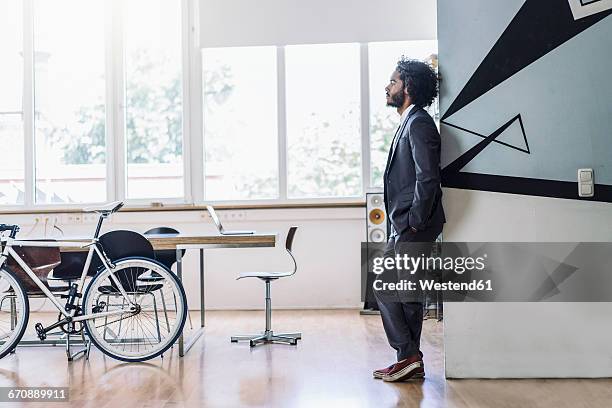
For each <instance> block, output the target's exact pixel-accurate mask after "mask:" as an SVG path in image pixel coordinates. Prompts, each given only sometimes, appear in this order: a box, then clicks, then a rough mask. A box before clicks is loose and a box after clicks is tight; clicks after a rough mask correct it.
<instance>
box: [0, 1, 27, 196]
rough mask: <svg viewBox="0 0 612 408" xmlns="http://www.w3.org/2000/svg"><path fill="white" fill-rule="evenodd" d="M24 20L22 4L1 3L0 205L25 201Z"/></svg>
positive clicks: (14, 2) (15, 2) (16, 2)
mask: <svg viewBox="0 0 612 408" xmlns="http://www.w3.org/2000/svg"><path fill="white" fill-rule="evenodd" d="M22 21H23V18H22V15H21V2H20V1H14V0H9V1H3V2H0V38H1V39H2V41H0V55H1V56H2V63H1V64H0V89H1V90H2V91H1V92H0V145H1V146H2V160H0V204H22V203H23V202H24V192H25V189H24V144H23V111H22V88H23V58H22V56H21V55H22V45H23V32H22V31H23V29H22V24H21V22H22Z"/></svg>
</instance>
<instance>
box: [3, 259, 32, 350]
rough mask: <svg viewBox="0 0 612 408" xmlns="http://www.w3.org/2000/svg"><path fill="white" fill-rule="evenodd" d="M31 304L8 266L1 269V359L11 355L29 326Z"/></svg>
mask: <svg viewBox="0 0 612 408" xmlns="http://www.w3.org/2000/svg"><path fill="white" fill-rule="evenodd" d="M29 315H30V302H29V301H28V297H27V296H26V292H25V290H24V289H23V286H22V285H21V282H20V281H19V279H17V277H16V276H15V274H14V273H13V272H12V271H11V270H10V269H8V268H7V267H6V266H4V267H2V269H0V358H2V357H4V356H5V355H7V354H8V353H10V352H11V351H12V350H13V349H14V348H15V347H17V343H19V341H20V340H21V337H23V333H24V332H25V329H26V327H27V325H28V318H29Z"/></svg>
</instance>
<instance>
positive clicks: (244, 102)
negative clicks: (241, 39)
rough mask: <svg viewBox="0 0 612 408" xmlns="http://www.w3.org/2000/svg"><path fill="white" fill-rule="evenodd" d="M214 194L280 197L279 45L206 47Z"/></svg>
mask: <svg viewBox="0 0 612 408" xmlns="http://www.w3.org/2000/svg"><path fill="white" fill-rule="evenodd" d="M202 60H203V81H202V82H203V91H204V98H203V101H204V151H205V152H204V155H205V194H206V199H208V200H241V199H273V198H278V194H279V180H278V132H277V129H278V126H277V72H276V47H241V48H211V49H205V50H203V52H202Z"/></svg>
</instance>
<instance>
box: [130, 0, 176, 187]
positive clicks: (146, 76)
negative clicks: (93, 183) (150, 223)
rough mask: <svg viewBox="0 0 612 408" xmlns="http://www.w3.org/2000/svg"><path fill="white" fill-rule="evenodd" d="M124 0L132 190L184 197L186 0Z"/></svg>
mask: <svg viewBox="0 0 612 408" xmlns="http://www.w3.org/2000/svg"><path fill="white" fill-rule="evenodd" d="M124 4H125V7H126V9H125V21H124V27H125V28H124V31H125V82H126V84H125V136H126V161H127V169H126V172H127V185H126V189H127V194H126V195H127V197H128V198H139V199H141V198H174V197H183V195H184V183H183V89H182V87H183V83H182V63H181V61H182V52H181V44H182V42H181V0H129V1H126V2H125V3H124Z"/></svg>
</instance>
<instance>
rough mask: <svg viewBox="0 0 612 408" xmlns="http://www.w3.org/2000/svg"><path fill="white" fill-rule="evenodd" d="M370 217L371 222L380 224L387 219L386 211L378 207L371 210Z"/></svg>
mask: <svg viewBox="0 0 612 408" xmlns="http://www.w3.org/2000/svg"><path fill="white" fill-rule="evenodd" d="M369 218H370V222H371V223H372V224H376V225H379V224H382V223H383V222H384V221H385V213H384V211H383V210H381V209H379V208H376V209H374V210H372V211H370V215H369Z"/></svg>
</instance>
